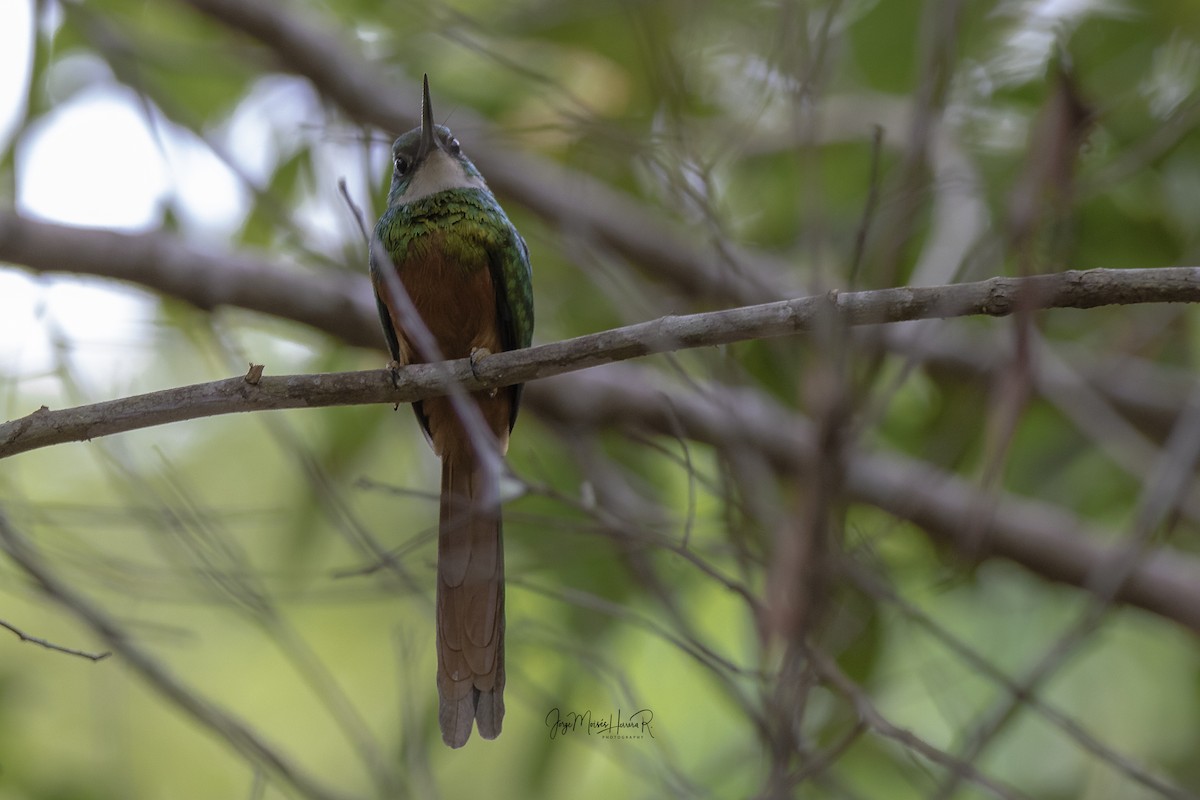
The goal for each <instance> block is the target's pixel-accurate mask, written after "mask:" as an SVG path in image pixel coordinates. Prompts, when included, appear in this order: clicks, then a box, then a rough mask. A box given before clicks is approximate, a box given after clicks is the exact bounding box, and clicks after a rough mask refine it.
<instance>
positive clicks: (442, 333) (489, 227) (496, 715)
mask: <svg viewBox="0 0 1200 800" xmlns="http://www.w3.org/2000/svg"><path fill="white" fill-rule="evenodd" d="M392 163H393V172H392V187H391V191H390V192H388V200H387V211H385V212H384V213H383V216H382V217H380V219H379V223H378V225H376V226H375V237H374V241H373V242H372V245H371V280H372V283H373V284H374V286H375V296H376V298H377V300H378V303H379V314H380V317H381V319H382V320H383V332H384V335H385V336H386V337H387V342H388V347H389V348H390V349H391V352H392V358H393V359H395V361H396V362H399V363H401V364H413V363H421V362H428V361H432V360H434V358H436V357H441V358H444V359H458V358H470V359H472V363H473V364H474V363H476V361H477V359H478V358H479V357H480V356H481V355H486V354H487V353H495V352H498V351H501V350H512V349H515V348H518V347H528V346H529V343H530V341H531V339H532V337H533V287H532V281H531V272H530V268H529V251H528V249H527V248H526V246H525V240H524V239H522V238H521V235H520V234H519V233H517V230H516V228H514V227H513V225H512V223H511V222H509V220H508V217H507V216H506V215H505V213H504V210H503V209H501V208H500V204H499V203H497V202H496V198H495V197H493V196H492V193H491V191H490V190H489V189H488V187H487V184H486V183H485V182H484V180H483V176H482V175H480V174H479V170H477V169H476V168H475V165H474V164H472V163H471V161H470V159H468V158H467V156H466V155H465V154H464V153H463V151H462V147H461V146H460V145H459V143H458V140H457V139H455V138H454V136H453V135H451V133H450V130H449V129H448V128H446V127H445V126H443V125H435V124H434V122H433V112H432V109H431V108H430V103H429V78H428V76H426V78H425V81H424V96H423V98H422V105H421V127H419V128H415V129H413V130H411V131H409V132H408V133H406V134H404V135H403V136H401V137H400V138H398V139H397V140H396V142H395V144H394V145H392ZM400 292H406V293H407V295H408V298H409V299H411V301H412V305H411V307H410V308H412V309H415V311H416V313H417V315H418V316H419V317H420V321H421V322H420V323H416V322H414V321H413V320H412V319H411V318H410V317H408V316H406V313H405V304H404V303H403V301H402V300H401V299H400V298H399V297H398V293H400ZM422 323H423V325H424V327H425V329H427V331H428V333H429V334H432V337H431V338H432V341H433V343H435V344H436V355H434V354H432V353H430V352H428V351H429V350H430V349H431V348H428V347H423V346H422V342H423V341H427V340H428V338H429V337H423V336H422V335H421V332H420V331H419V329H418V328H417V327H416V326H417V325H419V324H422ZM520 399H521V387H520V386H509V387H506V388H503V389H499V390H492V391H483V392H475V393H473V394H471V395H470V401H471V404H473V406H474V407H475V408H477V409H478V411H479V416H480V417H482V420H483V422H484V423H485V425H475V426H474V430H476V431H479V430H484V429H486V431H490V435H491V436H493V437H494V441H491V442H487V441H477V439H479V438H480V437H478V436H475V437H472V436H471V435H469V434H468V430H469V429H472V428H471V426H468V425H465V424H464V422H463V420H462V419H461V418H460V416H459V412H460V411H462V410H463V409H464V408H466V410H468V411H471V408H470V405H471V404H463V403H460V404H459V406H458V408H457V409H456V407H455V404H454V403H453V402H452V401H451V399H450V398H449V397H433V398H429V399H427V400H422V401H420V402H417V403H414V404H413V409H414V410H415V411H416V414H417V419H418V421H419V422H420V423H421V427H422V428H423V429H424V430H425V434H426V436H427V438H428V439H429V442H430V444H431V445H432V446H433V449H434V452H436V453H437V454H438V456H440V457H441V460H442V492H441V510H440V515H439V521H438V567H437V661H438V674H437V687H438V701H439V705H438V724H439V726H440V727H441V730H442V739H443V740H444V741H445V742H446V744H448V745H450V746H451V747H461V746H462V745H464V744H465V743H466V741H467V739H468V737H470V735H471V727H472V723H477V724H478V726H479V734H480V735H481V736H483V737H484V738H485V739H494V738H495V737H496V736H497V735H499V733H500V726H501V723H502V722H503V719H504V549H503V542H502V539H501V532H500V531H501V525H500V512H499V505H498V502H499V488H500V487H499V471H498V470H497V469H495V468H490V469H489V468H488V467H487V463H488V458H489V455H490V454H495V453H499V454H503V453H504V452H505V451H506V450H507V448H508V436H509V432H510V431H511V430H512V427H513V423H514V422H515V421H516V418H517V405H518V403H519V402H520ZM471 413H474V412H473V411H472V412H471ZM476 419H478V417H477V418H476ZM494 462H495V459H493V463H494Z"/></svg>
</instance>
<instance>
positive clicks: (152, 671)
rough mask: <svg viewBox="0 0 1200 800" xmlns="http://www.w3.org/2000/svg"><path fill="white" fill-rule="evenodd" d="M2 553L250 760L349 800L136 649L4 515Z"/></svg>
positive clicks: (317, 797)
mask: <svg viewBox="0 0 1200 800" xmlns="http://www.w3.org/2000/svg"><path fill="white" fill-rule="evenodd" d="M0 549H3V550H4V552H5V553H6V554H7V555H8V557H9V558H10V559H12V561H13V563H15V564H16V565H17V566H19V567H20V568H21V569H22V570H24V572H25V574H26V575H28V576H29V577H30V578H32V579H33V581H34V583H36V584H37V585H38V587H39V588H40V589H41V590H42V591H43V592H45V594H46V595H47V596H48V597H49V598H51V599H52V600H54V601H55V602H56V603H58V604H59V605H61V606H63V607H64V608H66V609H67V610H68V611H70V612H71V613H72V614H74V615H75V617H76V618H78V619H79V620H80V621H81V622H83V623H84V624H85V625H87V626H88V627H89V628H91V629H92V631H93V632H94V633H95V634H96V635H97V636H99V637H100V638H101V639H103V640H104V641H106V642H107V643H108V646H109V647H111V648H112V649H113V651H114V652H115V653H116V654H117V655H118V656H119V657H120V658H121V660H122V661H123V662H124V663H125V664H126V665H127V666H128V667H129V668H131V669H132V670H133V671H134V672H136V673H137V674H138V675H139V676H140V677H141V678H142V680H144V681H145V682H146V683H147V684H148V685H150V686H152V687H154V688H155V689H156V690H157V691H158V692H159V693H160V694H161V695H163V696H164V697H165V698H166V699H167V700H168V701H169V702H170V703H172V704H173V705H175V706H176V707H177V708H179V709H180V710H181V711H183V712H184V713H186V714H187V715H188V716H190V717H192V719H194V720H196V721H197V722H199V723H200V724H201V725H202V726H203V727H205V728H207V729H209V730H210V731H212V732H213V733H214V734H216V735H217V736H218V737H219V738H220V739H222V740H224V741H225V742H227V743H228V744H229V745H230V746H232V747H233V748H234V749H235V750H237V751H238V752H239V753H241V754H242V755H243V756H245V757H246V758H247V759H249V760H252V761H253V762H255V763H257V764H261V765H262V766H263V767H265V768H266V769H267V770H269V771H270V772H271V773H272V774H273V775H274V776H276V777H277V778H278V779H279V780H280V781H282V782H283V783H286V784H288V785H289V786H291V787H292V788H293V789H295V790H296V792H297V793H298V794H299V795H301V796H303V797H308V798H314V800H338V798H344V797H346V796H345V795H342V794H339V793H337V792H336V791H334V790H333V789H330V788H327V787H325V786H323V785H321V784H319V783H317V782H316V780H315V779H314V778H313V777H312V776H310V775H307V774H305V773H303V772H301V771H299V769H298V768H297V767H296V766H295V765H293V764H291V763H289V762H288V761H287V760H285V759H284V758H283V756H282V755H280V754H279V753H278V752H276V751H275V750H274V749H273V748H272V747H271V746H270V745H268V744H267V743H266V742H264V741H263V740H262V739H261V738H259V736H258V734H256V733H255V732H254V731H253V730H252V729H251V728H250V727H248V726H247V725H246V724H245V723H244V722H242V721H241V720H239V719H237V718H236V717H233V716H231V715H230V714H228V713H226V712H225V711H223V710H222V709H220V708H218V707H217V706H215V705H213V704H211V703H209V702H208V701H207V700H205V699H204V698H202V697H200V696H199V695H198V694H196V693H195V692H193V691H192V690H191V689H190V688H188V687H187V686H185V685H184V684H182V683H180V682H179V681H178V680H177V679H176V678H175V677H174V676H173V675H172V674H171V673H170V672H169V671H168V670H167V668H166V667H165V666H164V665H162V664H160V663H159V662H158V661H156V660H154V658H152V657H151V656H150V654H149V653H147V652H145V651H144V650H142V649H141V648H139V647H138V646H137V645H135V644H134V643H133V641H132V640H131V639H130V638H129V637H128V636H127V635H126V633H125V631H124V630H122V629H121V627H120V625H118V623H117V622H116V621H115V620H114V619H112V618H111V617H110V616H108V615H107V614H106V613H105V612H104V611H102V610H101V609H100V607H99V606H97V605H96V604H95V603H92V602H91V601H89V600H88V599H87V598H86V597H84V596H83V595H81V594H79V593H78V592H76V591H75V589H74V588H72V587H71V586H69V585H68V584H67V583H65V582H64V581H62V580H61V579H60V578H59V577H58V575H56V574H55V573H54V571H53V570H52V569H51V568H50V567H49V566H48V565H47V564H46V563H45V562H44V561H43V560H42V558H41V556H40V555H39V554H38V553H37V551H36V550H35V549H34V548H33V546H32V545H31V544H30V542H29V541H28V540H27V539H26V538H25V537H24V536H23V535H21V534H20V533H19V532H18V531H17V530H16V529H15V528H13V527H12V526H11V525H10V524H9V522H8V519H7V518H6V517H5V516H4V514H3V513H0Z"/></svg>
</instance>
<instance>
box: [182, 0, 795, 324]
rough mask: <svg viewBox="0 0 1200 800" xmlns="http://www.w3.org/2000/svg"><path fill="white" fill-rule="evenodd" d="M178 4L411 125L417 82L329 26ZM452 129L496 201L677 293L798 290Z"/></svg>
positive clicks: (764, 259)
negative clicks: (374, 60) (510, 202)
mask: <svg viewBox="0 0 1200 800" xmlns="http://www.w3.org/2000/svg"><path fill="white" fill-rule="evenodd" d="M182 2H184V3H185V4H186V5H189V6H191V7H192V8H194V9H196V10H197V11H199V12H200V13H202V14H205V15H206V16H209V17H211V18H213V19H215V20H217V21H219V22H220V23H222V24H224V25H226V26H228V27H229V28H232V29H234V30H237V31H240V32H242V33H244V34H246V35H248V36H250V37H252V38H254V39H256V40H258V41H259V42H261V43H262V44H263V45H264V46H266V47H267V48H268V49H269V50H270V51H271V52H272V53H273V54H274V55H275V57H276V59H277V60H278V62H279V63H280V65H281V66H282V67H283V68H285V69H287V70H290V71H291V72H294V73H296V74H297V75H302V76H303V77H305V78H307V79H308V80H309V81H311V82H312V84H313V85H314V86H315V87H316V88H317V90H318V91H319V92H321V93H322V94H323V95H325V96H326V97H328V98H329V99H330V100H332V101H333V102H334V103H336V104H337V105H338V106H340V107H341V108H342V109H343V110H344V111H345V112H346V114H347V115H349V116H350V117H351V118H352V119H354V120H355V121H356V122H359V123H361V124H365V125H371V126H374V127H377V128H380V129H382V130H384V131H389V132H391V133H393V134H398V133H401V132H403V131H405V130H408V129H409V128H412V127H414V126H416V125H417V124H419V119H418V118H417V117H416V116H415V115H416V113H417V111H418V110H419V109H420V103H419V102H418V100H417V98H418V97H419V96H420V91H419V89H418V87H417V85H416V84H414V83H410V82H408V81H405V80H404V79H403V78H400V77H399V76H396V75H394V74H387V73H385V72H384V71H383V70H382V69H381V68H380V67H379V66H378V65H375V64H371V63H369V62H367V61H365V60H363V59H362V58H361V57H360V56H359V55H358V54H357V53H354V52H353V51H351V50H349V49H348V48H346V47H345V46H344V44H343V42H342V41H341V39H340V38H339V37H338V36H336V35H335V34H334V33H332V32H331V27H332V26H330V25H328V24H324V25H322V24H319V23H318V21H317V20H315V19H312V20H310V19H309V18H308V17H307V15H305V14H302V13H299V11H298V9H296V8H295V7H292V6H284V5H279V4H275V3H262V2H252V1H251V0H182ZM385 74H386V80H385V79H384V77H385ZM455 124H456V126H458V127H460V128H462V129H467V130H471V131H472V132H473V133H472V137H471V142H470V144H469V146H468V147H467V149H468V150H469V152H470V153H471V159H472V160H473V161H474V162H475V164H476V166H478V167H479V169H480V171H481V172H482V173H483V174H484V175H486V176H487V180H488V184H489V185H491V187H492V188H493V189H495V190H496V192H497V193H498V194H500V195H501V196H505V197H511V198H513V199H514V200H516V201H517V202H518V203H520V204H522V205H523V206H525V207H526V208H528V209H529V210H530V211H532V212H533V213H534V214H536V215H538V216H539V217H541V218H542V219H544V220H546V221H547V222H549V223H550V224H552V225H555V226H556V227H559V228H562V229H565V230H569V231H570V232H571V235H572V236H574V237H580V236H583V237H587V238H590V239H592V240H594V241H598V242H600V243H601V244H603V245H605V246H606V247H608V248H610V249H612V250H613V251H614V252H616V253H618V254H620V255H621V256H623V257H625V258H628V259H630V260H631V261H634V262H635V263H637V264H639V265H641V266H642V267H643V268H645V269H646V270H647V271H649V272H650V273H652V274H656V275H657V276H658V277H660V278H661V279H664V280H668V281H670V282H671V283H672V285H674V286H676V287H678V288H679V289H680V290H681V291H684V292H688V293H690V294H692V295H693V296H698V297H706V298H709V299H713V300H720V301H722V302H726V303H727V302H731V301H732V302H734V303H743V304H744V303H759V302H763V301H764V300H768V299H770V298H773V297H783V296H787V295H788V294H792V293H794V292H795V291H797V289H796V288H795V287H794V286H793V287H786V286H784V285H783V283H782V282H781V281H780V280H779V278H778V277H776V276H779V275H789V274H794V271H793V270H790V269H788V267H787V265H786V264H785V263H783V262H782V261H781V260H780V259H777V258H774V257H772V256H768V255H765V254H761V253H759V254H752V253H749V252H745V251H741V252H732V249H731V248H724V249H722V248H714V247H710V246H705V245H706V244H707V243H706V242H704V241H698V239H697V237H696V236H695V235H694V234H690V233H689V232H687V231H685V230H683V229H682V227H681V226H679V225H675V224H669V223H667V222H666V221H665V220H663V219H662V215H661V213H659V212H658V211H657V210H654V209H650V208H648V207H647V206H645V205H644V204H643V203H641V202H640V201H639V200H638V199H637V198H636V197H633V196H631V195H628V194H625V193H623V192H619V191H616V190H614V189H612V188H611V187H610V186H608V185H607V184H605V183H604V182H603V181H601V180H598V179H597V178H594V177H592V176H590V175H584V174H581V173H578V172H572V171H570V170H567V169H565V168H563V167H561V166H559V165H557V164H554V163H553V162H550V161H547V160H544V159H539V158H536V157H534V156H532V155H529V154H526V153H521V152H519V151H516V150H514V149H513V148H511V147H501V146H499V145H498V144H496V143H495V142H496V141H497V140H498V137H497V136H496V134H495V132H494V131H492V130H491V126H490V125H489V124H488V123H487V122H486V121H484V120H483V119H481V118H478V117H475V116H473V115H472V114H470V112H469V111H468V110H466V109H458V110H456V111H455Z"/></svg>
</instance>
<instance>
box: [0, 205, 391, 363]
mask: <svg viewBox="0 0 1200 800" xmlns="http://www.w3.org/2000/svg"><path fill="white" fill-rule="evenodd" d="M0 261H7V262H11V263H13V264H22V265H24V266H26V267H29V268H30V269H32V270H34V271H36V272H44V273H73V274H78V275H98V276H100V277H104V278H113V279H115V280H119V281H128V282H131V283H136V284H139V285H141V286H144V287H146V288H148V289H153V290H154V291H156V292H160V293H162V294H164V295H167V296H168V297H175V298H179V299H180V300H185V301H187V302H189V303H191V304H192V305H194V306H196V307H198V308H203V309H213V308H216V307H218V306H223V305H229V306H239V307H241V308H246V309H250V310H251V311H261V312H263V313H266V314H272V315H274V316H277V317H282V318H283V319H290V320H294V321H296V322H302V323H304V324H305V325H311V326H312V327H314V328H317V329H318V330H322V331H326V332H327V333H330V334H332V335H334V336H337V337H338V338H340V339H342V340H343V341H346V342H348V343H349V344H353V345H358V346H375V347H378V346H379V344H380V341H381V340H380V337H379V327H378V323H377V322H376V321H375V320H376V317H375V313H376V312H375V303H374V300H373V299H372V297H371V289H370V287H369V286H368V283H367V279H366V275H365V273H366V266H365V259H364V267H363V273H364V274H363V275H361V276H358V275H354V276H351V275H345V274H330V273H317V272H312V271H310V270H305V269H303V268H301V267H299V266H294V265H287V264H281V263H279V262H277V261H275V262H273V261H268V260H266V259H262V258H256V257H254V256H251V255H246V254H243V253H230V252H215V251H206V250H200V249H198V248H194V247H190V246H188V245H186V244H183V243H182V242H180V241H179V240H178V239H176V238H174V237H171V236H168V235H166V234H162V233H141V234H132V233H117V232H115V231H103V230H95V229H89V228H77V227H73V226H70V225H57V224H54V223H49V222H39V221H36V220H32V219H27V218H25V217H22V216H20V215H18V214H16V213H14V212H12V211H6V210H2V209H0ZM284 286H286V287H287V290H286V291H283V290H281V288H280V287H284Z"/></svg>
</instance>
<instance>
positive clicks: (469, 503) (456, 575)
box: [437, 454, 504, 747]
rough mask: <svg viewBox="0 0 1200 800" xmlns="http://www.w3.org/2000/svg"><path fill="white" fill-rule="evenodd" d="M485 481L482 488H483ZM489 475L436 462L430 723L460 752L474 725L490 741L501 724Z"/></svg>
mask: <svg viewBox="0 0 1200 800" xmlns="http://www.w3.org/2000/svg"><path fill="white" fill-rule="evenodd" d="M489 484H490V485H489ZM498 500H499V485H498V478H497V477H496V475H495V473H494V472H493V473H492V474H490V475H489V474H488V472H487V471H486V470H484V469H482V468H480V467H478V466H477V465H476V459H475V458H474V456H473V454H472V455H470V456H468V457H465V458H464V457H462V456H458V457H453V456H451V455H449V454H447V455H445V456H443V459H442V503H441V518H440V521H439V525H438V583H437V652H438V675H437V685H438V725H439V726H440V727H441V729H442V740H443V741H445V742H446V744H448V745H450V746H451V747H462V746H463V745H464V744H466V743H467V739H468V738H470V736H471V724H472V722H477V723H478V725H479V735H480V736H482V737H483V738H485V739H495V738H496V737H497V736H499V735H500V725H501V723H502V722H503V721H504V542H503V539H502V536H501V530H500V527H501V526H500V506H499V502H498Z"/></svg>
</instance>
